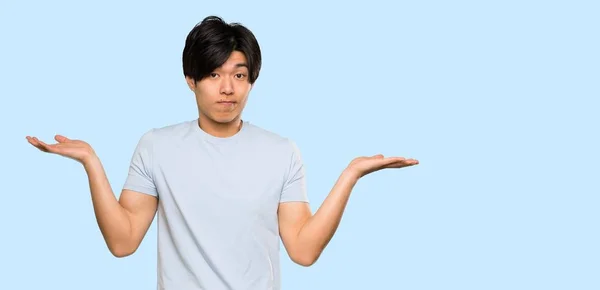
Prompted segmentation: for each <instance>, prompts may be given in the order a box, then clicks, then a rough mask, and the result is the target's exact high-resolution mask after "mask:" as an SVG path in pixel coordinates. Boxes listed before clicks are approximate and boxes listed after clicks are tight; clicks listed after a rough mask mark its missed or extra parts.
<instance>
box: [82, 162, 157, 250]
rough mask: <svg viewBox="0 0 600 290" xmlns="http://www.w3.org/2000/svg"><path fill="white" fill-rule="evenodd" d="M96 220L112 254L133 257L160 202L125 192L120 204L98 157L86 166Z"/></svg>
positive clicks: (122, 193)
mask: <svg viewBox="0 0 600 290" xmlns="http://www.w3.org/2000/svg"><path fill="white" fill-rule="evenodd" d="M84 168H85V170H86V172H87V174H88V182H89V186H90V191H91V195H92V204H93V207H94V213H95V215H96V220H97V222H98V226H99V228H100V232H101V233H102V235H103V237H104V240H105V242H106V245H107V246H108V249H109V251H110V252H111V253H112V254H113V255H114V256H115V257H126V256H129V255H131V254H133V253H134V252H135V251H136V250H137V248H138V247H139V245H140V244H141V242H142V239H143V238H144V236H145V235H146V232H147V231H148V228H149V227H150V225H151V224H152V220H153V219H154V215H155V214H156V209H157V206H158V199H157V198H156V197H154V196H152V195H148V194H144V193H139V192H135V191H132V190H127V189H125V190H123V191H122V192H121V196H120V198H119V200H118V201H117V199H116V197H115V195H114V193H113V191H112V189H111V186H110V183H109V181H108V178H107V177H106V174H105V172H104V169H103V167H102V164H101V162H100V160H99V159H98V158H91V159H90V160H89V161H88V162H86V163H84Z"/></svg>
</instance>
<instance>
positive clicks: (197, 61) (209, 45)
mask: <svg viewBox="0 0 600 290" xmlns="http://www.w3.org/2000/svg"><path fill="white" fill-rule="evenodd" d="M233 51H240V52H242V53H243V54H244V55H245V56H246V60H247V62H248V71H249V76H248V80H249V82H250V83H251V84H254V82H255V81H256V79H257V78H258V75H259V72H260V67H261V52H260V47H259V45H258V41H257V40H256V38H255V37H254V34H253V33H252V32H251V31H250V30H249V29H248V28H246V27H245V26H243V25H242V24H240V23H226V22H225V21H224V20H223V19H222V18H221V17H218V16H208V17H206V18H204V20H202V22H200V23H198V24H196V26H194V28H193V29H192V30H191V31H190V32H189V34H188V36H187V38H186V41H185V47H184V49H183V58H182V60H183V74H184V75H185V76H186V77H190V78H192V79H193V80H194V81H200V80H202V79H203V78H204V77H206V76H208V75H209V74H210V73H211V72H213V71H214V70H215V69H216V68H218V67H219V66H221V65H222V64H223V63H225V61H227V59H228V58H229V56H230V55H231V53H232V52H233Z"/></svg>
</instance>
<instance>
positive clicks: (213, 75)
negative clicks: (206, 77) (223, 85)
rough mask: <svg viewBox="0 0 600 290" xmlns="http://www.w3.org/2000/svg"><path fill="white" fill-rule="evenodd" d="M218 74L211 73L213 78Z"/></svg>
mask: <svg viewBox="0 0 600 290" xmlns="http://www.w3.org/2000/svg"><path fill="white" fill-rule="evenodd" d="M217 76H218V75H217V74H216V73H211V74H210V77H211V78H216V77H217Z"/></svg>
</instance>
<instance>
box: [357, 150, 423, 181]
mask: <svg viewBox="0 0 600 290" xmlns="http://www.w3.org/2000/svg"><path fill="white" fill-rule="evenodd" d="M417 164H419V161H418V160H416V159H407V158H404V157H384V156H383V155H382V154H378V155H374V156H370V157H366V156H365V157H358V158H355V159H354V160H352V162H350V165H348V169H350V170H352V171H353V172H355V173H356V174H357V175H358V177H363V176H365V175H367V174H369V173H373V172H375V171H379V170H382V169H386V168H403V167H408V166H413V165H417Z"/></svg>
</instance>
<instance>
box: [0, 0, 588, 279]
mask: <svg viewBox="0 0 600 290" xmlns="http://www.w3.org/2000/svg"><path fill="white" fill-rule="evenodd" d="M342 3H343V4H342ZM392 3H395V4H392ZM599 8H600V7H599V4H598V2H597V1H401V2H392V1H388V2H384V1H360V2H355V3H353V4H349V3H346V2H338V4H328V3H326V2H325V1H303V2H293V3H288V4H281V3H271V4H268V3H267V2H266V1H264V2H258V1H241V2H235V1H227V2H223V1H213V2H212V3H209V2H204V1H202V2H201V1H172V2H170V3H169V4H167V1H161V2H158V1H122V2H121V1H119V2H117V1H103V2H100V1H63V0H59V1H3V2H1V4H0V35H1V43H2V45H1V46H0V51H1V53H0V77H1V78H0V82H1V84H2V85H1V86H0V97H1V103H0V118H1V119H0V121H1V124H2V142H1V143H0V146H2V162H1V163H0V170H1V175H0V178H1V179H2V201H1V204H2V210H0V229H1V230H2V238H1V239H0V251H1V258H0V260H2V263H0V264H1V267H2V269H1V271H0V275H1V277H0V281H1V284H2V288H3V289H89V290H95V289H154V288H155V283H156V272H155V269H156V252H155V249H156V237H155V235H156V228H155V225H153V226H152V228H151V229H150V231H149V232H148V235H147V236H146V239H145V240H144V241H143V243H142V245H141V247H140V248H139V250H138V252H137V253H135V254H134V255H133V256H130V257H128V258H125V259H117V258H114V257H113V256H111V255H110V253H109V252H108V250H107V249H106V246H105V244H104V241H103V239H102V236H101V234H100V232H99V230H98V227H97V224H96V221H95V217H94V214H93V209H92V206H91V201H90V195H89V189H88V183H87V179H86V175H85V172H84V170H83V168H82V167H81V165H80V164H78V163H76V162H74V161H72V160H69V159H65V158H63V157H59V156H56V155H49V154H43V153H41V152H39V151H37V149H35V148H33V147H32V146H30V145H29V144H28V143H27V142H26V140H25V136H26V135H34V136H38V137H39V138H41V139H42V140H45V141H49V142H52V141H53V140H52V138H53V136H54V134H64V135H66V136H68V137H71V138H75V139H83V140H85V141H87V142H89V143H91V144H92V145H93V147H94V148H95V150H96V151H97V153H98V154H99V156H100V157H101V160H102V161H103V163H104V166H105V168H106V171H107V174H108V176H109V179H110V181H111V184H112V187H113V189H114V191H115V193H116V194H118V193H119V192H120V189H121V186H122V185H123V182H124V180H125V177H126V175H127V169H128V166H129V161H130V158H131V154H132V153H133V149H134V148H135V145H136V143H137V141H138V140H139V137H140V136H141V134H143V133H144V132H145V131H146V130H148V129H149V128H152V127H161V126H164V125H168V124H173V123H177V122H181V121H186V120H191V119H193V118H196V116H197V109H196V104H195V101H194V98H193V95H192V94H191V92H190V91H189V90H188V89H187V87H186V85H185V82H184V78H183V75H182V70H181V51H182V49H183V45H184V40H185V37H186V35H187V33H188V32H189V30H190V29H191V28H192V27H193V25H195V24H196V23H197V22H199V21H200V20H202V18H204V17H205V16H207V15H210V14H216V15H219V16H222V17H224V19H225V20H226V21H228V22H241V23H243V24H245V25H246V26H248V27H249V28H250V29H251V30H252V31H253V32H254V33H255V35H256V37H257V38H258V40H259V42H260V44H261V47H262V51H263V57H264V63H263V69H262V71H261V75H260V77H259V80H258V83H257V84H256V87H255V88H254V90H253V91H252V93H251V95H250V101H249V104H248V106H247V108H246V110H245V112H244V119H245V120H248V121H251V122H253V123H254V124H257V125H259V126H261V127H264V128H266V129H269V130H272V131H275V132H277V133H279V134H281V135H284V136H286V137H290V138H292V139H294V140H295V141H296V142H297V143H298V145H299V147H300V149H301V151H302V153H303V157H304V160H305V162H306V168H307V174H308V190H309V197H310V199H311V201H312V207H313V209H314V210H316V209H317V208H318V207H319V205H320V204H321V202H322V201H323V200H324V199H325V197H326V195H327V194H328V192H329V190H330V188H331V186H332V185H333V183H334V182H335V180H336V178H337V177H338V175H339V173H340V172H341V170H342V169H343V168H344V167H345V166H346V165H347V164H348V163H349V162H350V160H352V159H353V158H354V157H357V156H362V155H373V154H377V153H383V154H385V155H397V156H405V157H410V158H416V159H418V160H419V161H420V162H421V164H420V165H419V166H416V167H412V168H407V169H401V170H386V171H380V172H377V173H374V174H372V175H369V176H367V177H365V178H364V179H362V180H361V181H360V182H359V183H358V184H357V186H356V188H355V190H354V192H353V195H352V197H351V199H350V203H349V205H348V207H347V210H346V213H345V215H344V218H343V220H342V223H341V226H340V228H339V230H338V232H337V234H336V236H335V237H334V238H333V240H332V242H331V243H330V244H329V246H328V248H327V249H326V250H325V253H324V254H323V255H322V257H321V259H320V260H319V261H318V262H317V264H315V265H314V266H312V267H310V268H303V267H300V266H297V265H295V264H293V263H292V262H291V261H290V260H289V258H287V256H286V255H285V252H282V257H283V265H282V272H283V274H282V279H283V286H284V289H286V290H296V289H303V290H304V289H461V290H464V289H600V275H599V274H600V250H599V245H600V235H599V234H598V225H599V222H600V219H599V218H600V213H599V210H598V208H599V205H600V203H599V202H600V198H599V193H600V190H599V186H598V180H599V177H598V175H599V173H600V170H599V169H598V164H599V162H600V158H599V154H598V148H599V147H600V146H599V145H600V144H599V142H598V139H597V136H598V125H599V124H600V120H599V119H600V118H599V117H598V115H599V114H598V109H599V108H600V107H599V106H598V101H597V100H598V97H599V96H600V85H599V83H600V82H599V81H600V61H599V60H600V58H599V53H598V52H599V51H600V45H599V37H598V28H600V21H599V17H598V15H599V12H600V10H599Z"/></svg>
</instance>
